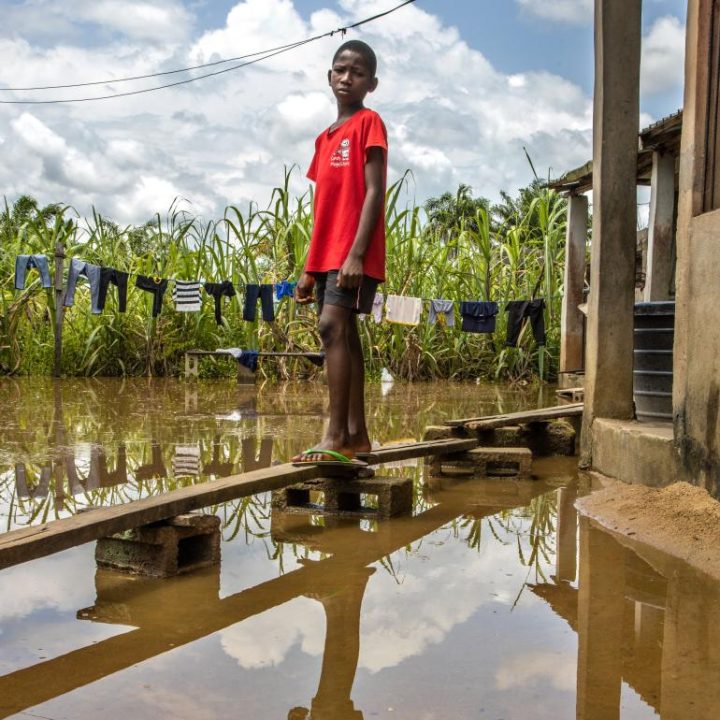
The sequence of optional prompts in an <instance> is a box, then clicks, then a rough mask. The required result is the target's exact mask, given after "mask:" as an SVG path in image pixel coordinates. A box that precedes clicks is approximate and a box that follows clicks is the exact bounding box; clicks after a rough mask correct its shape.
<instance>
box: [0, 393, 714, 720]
mask: <svg viewBox="0 0 720 720" xmlns="http://www.w3.org/2000/svg"><path fill="white" fill-rule="evenodd" d="M21 386H22V384H15V383H11V384H10V386H9V387H8V386H4V385H3V384H2V383H0V395H1V394H2V393H5V396H6V398H10V399H11V400H12V394H13V393H14V392H19V390H18V388H19V387H21ZM27 387H29V386H27ZM27 387H26V388H25V389H26V390H27ZM188 387H190V388H191V392H190V393H189V395H187V396H186V393H185V390H186V387H184V386H183V385H182V384H180V383H168V384H163V383H161V384H159V385H155V384H154V383H152V384H148V383H145V382H140V383H138V384H137V385H133V384H123V383H119V382H116V381H113V382H111V383H109V384H107V385H106V384H105V383H104V382H99V383H88V384H76V385H72V386H71V387H70V388H67V387H66V386H65V384H64V383H63V384H61V385H53V384H52V383H46V384H40V385H39V386H37V387H36V388H35V390H36V395H34V396H32V397H31V398H30V399H31V400H33V402H30V401H29V400H28V398H25V400H26V402H23V403H20V402H19V398H18V397H15V399H14V401H13V402H14V404H13V402H11V403H10V407H11V408H12V412H10V413H9V414H8V416H7V418H6V419H3V420H2V421H0V435H1V436H2V437H0V448H1V449H0V468H2V473H3V474H2V475H0V503H2V504H0V509H1V511H2V512H4V513H7V514H8V517H9V518H10V521H11V522H18V523H20V522H23V523H25V522H28V521H30V520H32V519H33V518H34V516H33V513H36V514H38V513H39V514H38V515H37V516H38V517H42V513H52V512H55V509H56V508H57V513H58V514H63V513H65V514H67V513H70V512H73V511H74V510H75V509H76V508H77V507H79V506H82V504H89V503H93V504H95V503H99V502H124V501H126V500H130V499H132V498H133V497H137V496H140V495H142V494H150V493H155V492H163V491H164V490H166V489H168V488H170V487H176V486H178V485H182V484H183V483H185V482H195V481H202V480H203V479H205V478H208V477H219V476H221V475H222V474H224V473H232V472H239V471H241V470H245V471H247V470H251V469H253V468H255V467H264V466H266V465H267V464H268V463H270V462H271V461H272V460H274V459H283V458H285V457H287V455H288V454H289V453H290V452H293V451H295V449H297V448H298V447H302V446H303V445H305V446H307V445H306V443H307V442H308V441H312V439H313V438H314V437H315V434H316V432H317V430H318V428H319V427H320V424H321V421H322V418H321V413H322V402H321V400H319V399H318V394H317V393H311V392H308V386H307V385H302V386H300V385H296V386H288V387H287V388H284V389H282V390H277V389H273V391H272V393H270V394H267V393H266V392H265V390H266V389H262V388H261V389H258V390H255V389H254V388H252V389H251V390H252V394H248V388H246V387H243V388H237V389H236V388H234V387H233V386H229V385H227V384H225V385H223V386H222V387H220V386H219V384H218V387H217V391H211V392H209V393H205V392H203V391H202V390H199V389H198V387H196V386H188ZM211 387H212V386H211ZM453 387H454V386H451V385H449V386H447V388H446V389H447V392H445V393H444V396H445V397H443V398H442V401H441V400H440V399H437V398H436V397H435V395H436V394H438V391H437V388H436V387H434V386H426V387H423V388H421V389H420V390H417V391H416V390H415V389H414V388H413V387H410V388H407V387H406V388H404V389H403V391H402V392H401V393H399V394H395V390H394V389H393V390H391V391H390V392H389V393H388V394H387V395H386V396H385V397H382V396H381V394H380V392H379V390H378V391H377V392H375V390H373V391H372V393H371V394H372V397H373V400H372V405H371V407H372V413H371V417H372V418H373V423H374V424H375V425H376V426H377V428H379V429H378V430H376V432H375V438H376V439H377V440H378V441H386V440H390V439H393V438H400V437H417V436H418V434H419V433H420V432H421V431H422V428H423V427H424V425H426V424H431V423H436V422H438V420H440V419H442V418H443V417H448V416H450V415H461V414H462V415H469V414H471V413H473V414H474V413H475V412H477V408H478V406H480V405H482V403H483V402H487V403H488V404H489V403H491V402H494V403H497V402H498V401H497V398H496V399H495V400H490V399H488V400H487V401H485V400H482V399H480V398H479V397H469V398H468V395H469V393H468V388H467V386H465V387H464V388H461V390H458V391H457V392H456V391H455V390H454V389H453ZM57 388H59V391H58V392H55V390H56V389H57ZM110 392H113V393H115V394H116V395H117V396H120V397H122V398H123V403H122V406H121V407H120V406H119V404H118V403H107V397H108V394H107V393H110ZM235 393H237V394H235ZM373 393H374V394H373ZM441 394H442V393H441ZM480 395H482V393H480ZM103 398H105V401H103ZM308 398H310V399H308ZM43 402H45V404H42V403H43ZM434 402H435V403H436V405H435V406H434V407H433V408H432V410H431V411H428V412H426V411H425V409H424V408H425V407H426V406H430V405H432V404H433V403H434ZM508 402H509V403H510V408H511V407H512V402H514V401H512V402H511V401H508ZM494 407H497V404H496V405H495V406H494ZM506 407H507V406H506ZM23 408H25V409H23ZM510 408H508V409H510ZM488 409H489V410H491V409H493V408H488ZM483 411H486V410H485V409H482V410H480V412H483ZM294 413H297V415H295V414H294ZM301 413H305V414H301ZM308 413H310V414H308ZM313 413H316V414H313ZM566 461H567V462H566ZM573 465H574V460H573V459H572V458H568V459H558V458H555V459H552V460H538V461H536V462H535V463H534V472H535V473H537V474H538V476H539V479H536V480H533V481H523V482H518V481H513V480H508V479H493V480H488V479H471V480H452V479H449V478H435V477H430V476H426V475H425V468H424V467H423V466H422V465H419V466H417V467H398V468H392V469H390V470H387V469H386V470H385V472H387V473H388V474H394V473H398V474H405V475H406V476H409V477H412V478H413V479H414V480H415V483H416V493H415V505H414V511H413V516H412V517H404V518H396V519H393V520H390V521H386V522H377V523H371V522H368V521H360V522H358V521H347V520H338V519H335V518H332V517H327V516H326V517H318V516H313V515H305V514H300V513H281V512H278V511H277V510H273V511H272V512H271V509H270V506H269V502H268V497H267V495H265V496H258V497H257V498H244V499H242V500H241V501H238V502H237V503H226V504H224V505H222V506H220V507H218V508H214V509H212V511H213V512H216V513H217V514H218V515H220V516H221V518H222V520H223V526H224V527H225V528H226V529H227V528H229V529H230V530H231V532H228V533H226V536H225V542H224V543H223V551H222V552H223V566H222V569H220V568H217V567H216V568H211V569H207V570H203V571H200V572H198V573H194V574H192V575H189V576H182V577H177V578H171V579H167V580H151V579H145V578H137V577H131V576H126V575H122V574H120V573H116V572H112V571H107V570H99V569H98V570H96V571H95V573H94V587H93V585H92V582H93V581H92V576H87V570H88V569H89V568H88V566H89V564H90V563H91V562H92V558H91V553H90V552H81V551H83V550H84V549H83V548H78V549H77V550H78V552H77V553H76V554H75V555H71V554H68V553H63V554H61V555H58V556H55V557H53V558H46V559H45V560H44V561H41V562H40V563H38V564H37V565H36V564H35V563H28V564H26V565H25V566H19V567H17V568H13V569H11V570H10V571H5V572H4V573H3V574H2V575H1V576H0V581H5V583H4V585H3V587H2V593H0V633H1V634H2V635H1V641H0V717H10V716H16V717H28V715H35V716H43V717H72V718H75V719H77V720H84V718H89V717H97V716H98V715H99V714H102V715H103V717H107V718H108V720H113V718H118V717H127V716H128V715H129V716H132V717H138V718H140V717H142V718H145V717H147V718H155V717H169V716H172V717H178V718H183V719H184V718H188V719H189V718H192V719H193V720H195V718H199V717H207V718H215V717H217V718H223V717H227V714H228V710H227V708H228V707H232V708H237V707H242V708H243V712H244V715H243V716H253V717H288V718H293V720H299V719H300V718H309V719H316V720H317V719H319V718H322V719H323V720H350V719H351V718H352V719H353V720H355V719H358V718H362V717H366V718H369V717H375V716H379V717H383V718H416V717H428V718H446V717H448V718H449V717H452V718H485V717H487V718H499V717H504V718H521V717H522V718H524V717H528V718H533V720H540V719H541V720H545V719H547V720H550V719H552V720H562V719H568V720H570V719H572V718H582V719H583V720H612V719H617V718H620V717H622V719H623V720H644V719H645V718H650V717H661V718H662V719H663V720H680V719H681V718H682V719H683V720H685V719H687V718H692V720H710V719H711V718H712V719H713V720H714V719H715V718H717V717H719V716H720V689H719V688H718V685H717V678H718V677H719V676H720V584H719V583H717V582H715V581H712V580H710V579H709V578H707V577H706V576H704V575H701V574H699V573H697V572H695V571H693V570H692V569H691V568H690V567H688V566H687V565H685V564H683V563H680V562H679V561H675V560H671V559H669V558H667V557H666V556H664V555H662V554H660V553H658V552H654V551H652V550H651V549H649V548H647V547H645V546H642V545H639V544H637V543H633V542H631V541H629V540H626V539H622V541H618V539H616V538H615V537H614V536H611V535H609V534H608V533H606V532H604V531H602V530H601V529H599V528H598V527H596V526H595V525H593V524H592V523H591V522H589V521H587V520H585V519H582V520H581V521H580V522H578V519H577V515H576V513H575V510H574V501H575V498H576V495H577V490H576V486H575V483H574V482H571V480H572V477H573V474H574V471H573V470H572V468H573ZM124 477H126V478H127V482H123V478H124ZM73 493H76V494H75V495H73ZM248 507H249V508H251V510H252V512H247V513H246V512H245V511H244V510H245V509H246V508H248ZM250 559H252V562H250ZM43 563H44V564H43ZM79 566H82V569H83V572H80V571H79V570H78V567H79ZM90 567H92V566H90ZM34 568H44V570H45V572H42V571H39V570H38V571H36V572H33V569H34ZM48 569H53V570H56V572H57V574H58V575H59V576H61V577H60V579H58V578H54V577H53V575H52V572H48ZM221 573H222V574H221ZM86 576H87V579H86ZM78 578H80V580H78ZM228 578H231V579H234V580H233V582H234V583H235V584H234V585H233V582H231V581H229V580H228ZM83 584H84V585H85V586H87V587H84V588H80V587H79V586H82V585H83ZM88 593H90V594H88ZM301 602H305V603H312V604H313V605H314V606H315V607H317V608H318V610H319V609H320V608H322V611H323V616H324V620H325V622H324V624H316V623H314V622H310V621H308V619H307V618H306V617H297V615H296V609H297V607H299V606H298V605H297V603H301ZM301 609H307V605H305V606H304V608H302V607H301ZM283 610H286V613H285V615H281V614H280V613H282V611H283ZM260 617H265V618H268V619H269V624H268V625H261V626H260V628H261V632H260V633H259V634H257V628H256V634H253V633H252V632H249V633H247V634H246V635H243V634H242V632H240V633H238V634H236V636H235V637H236V639H237V638H239V639H240V640H239V642H241V643H243V642H244V643H248V642H250V641H254V642H255V643H257V644H260V645H262V644H263V643H267V645H268V646H270V645H272V644H273V642H276V641H277V636H278V635H282V634H287V635H289V636H290V638H289V639H288V638H281V642H280V643H279V644H281V645H282V648H283V650H282V651H281V652H279V653H275V654H273V653H272V652H265V653H263V648H261V649H260V650H258V651H256V652H255V653H254V654H253V656H252V659H253V660H254V661H255V662H250V661H247V662H245V663H244V664H243V663H240V662H239V659H238V657H237V656H233V655H232V654H231V653H230V652H229V650H228V647H227V646H228V643H227V641H228V640H229V638H230V635H229V633H231V632H233V631H235V632H237V631H238V630H242V629H243V628H248V627H249V626H252V623H253V621H254V620H255V619H257V618H260ZM278 621H279V622H278ZM275 623H277V624H275ZM298 626H300V627H302V632H303V635H302V638H303V642H302V643H298V642H296V640H293V638H297V635H292V632H297V628H298ZM226 634H227V635H226ZM60 636H62V643H60V641H59V640H58V639H57V638H58V637H60ZM28 638H31V639H30V640H28ZM575 638H577V643H576V645H577V651H576V649H575V647H576V645H575ZM53 643H56V644H55V645H53ZM293 643H295V644H293ZM300 645H302V647H300ZM48 648H49V649H48ZM53 648H56V650H53ZM183 651H184V654H183ZM315 653H317V654H321V655H322V662H321V663H314V662H313V660H314V658H315ZM238 654H239V653H238ZM248 656H249V655H248ZM293 657H294V658H295V661H293ZM266 658H270V664H272V663H277V666H276V667H272V666H269V663H268V662H266ZM293 662H295V664H293ZM203 670H206V671H207V674H206V675H201V673H202V672H203ZM198 676H199V679H196V678H198ZM298 678H299V679H298ZM206 686H207V687H206ZM146 687H160V688H164V689H166V690H167V691H168V693H169V694H170V696H173V694H174V697H175V702H174V704H172V703H171V704H170V705H166V706H163V708H162V709H159V708H158V706H154V705H153V704H152V703H151V702H149V701H146V702H145V704H143V703H142V702H141V701H139V700H138V697H140V696H141V695H143V693H144V692H145V690H144V688H146ZM141 688H143V690H141ZM196 695H197V696H199V697H201V698H202V704H201V705H200V706H199V707H198V706H197V705H193V704H191V701H193V700H195V699H196V698H195V696H196ZM216 696H217V697H216ZM133 702H136V704H135V705H133V704H132V703H133ZM213 702H214V703H215V704H212V703H213ZM168 707H169V708H170V709H169V710H168ZM268 708H271V709H272V712H271V711H270V710H269V709H268ZM389 708H392V712H391V711H390V709H389Z"/></svg>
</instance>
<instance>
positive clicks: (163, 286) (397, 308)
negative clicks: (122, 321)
mask: <svg viewBox="0 0 720 720" xmlns="http://www.w3.org/2000/svg"><path fill="white" fill-rule="evenodd" d="M32 269H36V270H37V271H38V272H39V273H40V277H41V281H42V285H43V287H44V288H50V287H52V283H51V281H50V272H49V267H48V259H47V256H46V255H18V256H17V257H16V261H15V288H16V289H17V290H23V289H24V288H25V279H26V275H27V273H28V271H29V270H32ZM80 277H85V278H86V279H87V281H88V283H89V285H90V298H91V312H92V313H93V314H100V313H102V311H103V310H104V309H105V302H106V299H107V292H108V289H109V286H110V285H111V284H113V285H115V286H116V288H117V295H118V309H119V311H120V312H125V309H126V304H127V285H128V279H129V278H130V277H134V278H135V287H136V288H138V289H140V290H143V291H145V292H148V293H150V294H151V295H152V296H153V306H152V317H157V316H158V315H159V314H160V312H161V309H162V302H163V298H164V295H165V292H166V291H167V289H168V284H169V283H170V282H173V283H174V288H173V293H172V297H173V300H174V301H175V309H176V311H178V312H200V311H201V310H202V295H201V288H204V290H205V292H206V293H207V294H208V295H210V296H211V297H212V298H213V300H214V304H215V321H216V323H217V324H218V325H221V324H222V298H223V297H228V298H233V297H235V296H236V295H237V290H236V288H235V286H234V285H233V283H232V282H231V281H230V280H223V281H222V282H204V281H202V280H178V279H172V278H161V277H157V276H156V277H153V276H147V275H140V274H137V273H129V272H125V271H123V270H118V269H116V268H111V267H104V266H98V265H94V264H93V263H88V262H86V261H84V260H80V259H79V258H71V260H70V266H69V269H68V280H67V287H66V290H65V294H64V297H63V306H64V307H71V306H72V305H73V304H74V297H75V289H76V286H77V281H78V280H79V278H80ZM296 285H297V283H295V282H292V281H289V280H282V281H281V282H279V283H262V284H257V283H245V284H244V289H245V303H244V306H243V320H245V321H248V322H254V321H255V319H256V312H257V301H258V300H260V305H261V311H262V318H263V320H264V321H266V322H273V321H274V320H275V309H274V301H273V290H275V300H276V301H277V302H279V301H280V300H282V299H283V298H284V297H289V298H293V297H294V290H295V287H296ZM551 299H554V298H551ZM423 303H429V304H430V308H429V313H428V322H429V323H430V324H436V323H438V322H440V323H444V324H445V325H447V326H448V327H454V325H455V306H456V305H459V307H460V314H461V316H462V330H463V331H464V332H471V333H492V332H494V331H495V318H496V316H497V314H498V312H499V310H500V309H501V308H504V309H505V311H506V312H507V313H508V338H507V344H508V345H515V344H516V342H517V337H518V336H519V334H520V329H521V326H522V324H523V321H524V320H525V319H529V320H530V322H531V324H532V328H533V334H534V335H535V339H536V341H537V342H538V344H539V345H543V344H544V343H545V327H544V317H543V316H544V309H545V299H543V298H534V299H531V300H510V301H499V302H496V301H492V300H479V301H477V300H464V301H454V300H447V299H439V298H423V297H415V296H410V295H397V294H392V293H388V294H384V293H376V294H375V297H374V298H373V303H372V309H371V311H370V315H371V316H372V317H373V318H374V320H375V322H377V323H380V322H382V320H383V311H385V319H386V320H387V321H388V322H390V323H397V324H400V325H408V326H416V325H419V324H420V318H421V315H422V311H423Z"/></svg>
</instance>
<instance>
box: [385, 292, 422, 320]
mask: <svg viewBox="0 0 720 720" xmlns="http://www.w3.org/2000/svg"><path fill="white" fill-rule="evenodd" d="M385 309H386V314H385V317H386V319H387V321H388V322H391V323H399V324H400V325H419V324H420V315H421V314H422V300H421V299H420V298H416V297H406V296H405V295H388V296H387V300H386V307H385Z"/></svg>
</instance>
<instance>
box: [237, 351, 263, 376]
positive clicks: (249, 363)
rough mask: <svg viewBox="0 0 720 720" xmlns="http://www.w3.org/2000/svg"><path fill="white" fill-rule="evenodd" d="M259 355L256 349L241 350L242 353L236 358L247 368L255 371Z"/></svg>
mask: <svg viewBox="0 0 720 720" xmlns="http://www.w3.org/2000/svg"><path fill="white" fill-rule="evenodd" d="M259 357H260V353H259V352H258V351H257V350H243V353H242V355H241V356H240V357H239V358H238V362H239V363H240V364H241V365H244V366H245V367H246V368H247V369H248V370H252V371H253V372H255V371H256V370H257V366H258V358H259Z"/></svg>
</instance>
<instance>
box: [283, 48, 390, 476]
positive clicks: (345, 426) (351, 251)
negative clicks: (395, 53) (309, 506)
mask: <svg viewBox="0 0 720 720" xmlns="http://www.w3.org/2000/svg"><path fill="white" fill-rule="evenodd" d="M376 69H377V59H376V57H375V53H374V52H373V50H372V48H370V46H369V45H367V44H366V43H364V42H361V41H359V40H350V41H348V42H346V43H344V44H343V45H341V46H340V48H339V49H338V51H337V52H336V53H335V57H334V58H333V64H332V69H331V70H330V71H329V72H328V82H329V84H330V87H331V88H332V92H333V95H334V96H335V100H336V102H337V109H338V117H337V120H336V121H335V122H334V123H333V124H332V125H331V126H330V127H329V128H328V129H327V130H325V131H323V132H322V133H321V134H320V135H319V137H318V138H317V140H316V142H315V155H314V157H313V160H312V163H311V164H310V169H309V170H308V177H309V178H310V179H311V180H314V181H315V182H316V191H315V206H314V225H313V235H312V240H311V242H310V250H309V252H308V257H307V260H306V262H305V271H304V272H303V274H302V276H301V278H300V280H299V282H298V284H297V288H296V291H295V293H296V294H295V297H296V299H297V301H298V302H300V303H309V302H311V301H312V300H313V288H315V292H316V295H317V302H318V309H319V315H320V316H319V332H320V337H321V339H322V343H323V348H324V350H325V360H326V367H327V379H328V387H329V394H330V421H329V423H328V427H327V429H326V431H325V435H324V437H323V439H322V441H321V442H320V443H319V444H318V445H317V446H316V447H317V448H318V449H319V451H318V452H309V453H303V454H302V455H299V456H296V457H295V458H293V460H295V461H298V460H301V461H307V462H312V461H320V460H331V459H333V458H332V457H331V456H329V455H328V454H327V453H323V452H322V450H332V451H335V452H340V453H342V454H343V455H346V456H347V457H348V458H353V457H354V456H355V454H356V453H358V452H364V451H368V450H370V438H369V436H368V432H367V427H366V424H365V400H364V367H363V353H362V346H361V344H360V336H359V335H358V329H357V314H358V313H369V312H370V311H371V310H372V302H373V298H374V296H375V291H376V289H377V286H378V283H380V282H382V281H383V280H384V279H385V218H384V203H385V183H386V175H387V132H386V130H385V126H384V124H383V122H382V120H381V119H380V116H379V115H378V114H377V113H375V112H373V111H372V110H369V109H367V108H365V106H364V105H363V101H364V99H365V96H366V95H367V94H368V93H370V92H373V90H375V88H376V87H377V84H378V81H377V78H376V77H375V73H376Z"/></svg>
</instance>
